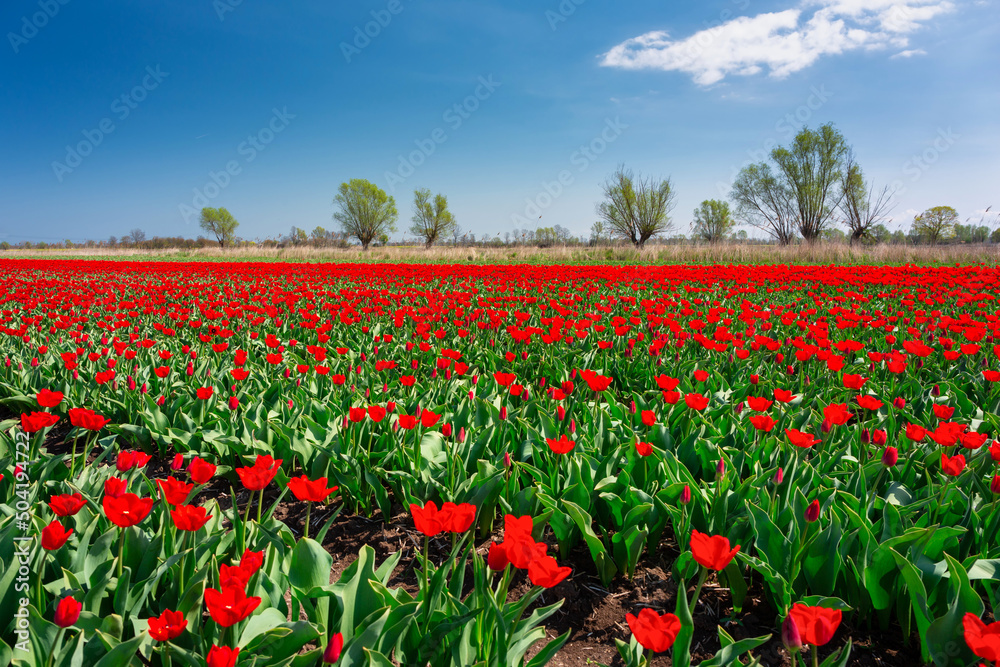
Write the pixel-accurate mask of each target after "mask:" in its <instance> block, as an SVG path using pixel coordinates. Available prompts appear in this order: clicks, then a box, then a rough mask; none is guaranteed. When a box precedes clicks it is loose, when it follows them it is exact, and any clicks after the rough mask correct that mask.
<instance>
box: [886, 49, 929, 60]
mask: <svg viewBox="0 0 1000 667" xmlns="http://www.w3.org/2000/svg"><path fill="white" fill-rule="evenodd" d="M926 55H927V52H926V51H924V50H923V49H907V50H906V51H900V52H899V53H897V54H896V55H894V56H892V59H893V60H895V59H896V58H912V57H913V56H926Z"/></svg>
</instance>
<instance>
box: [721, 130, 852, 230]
mask: <svg viewBox="0 0 1000 667" xmlns="http://www.w3.org/2000/svg"><path fill="white" fill-rule="evenodd" d="M848 150H849V149H848V146H847V142H845V141H844V137H843V135H842V134H841V133H840V132H839V131H837V129H836V128H835V127H834V126H833V124H832V123H827V124H826V125H823V126H821V127H820V128H819V129H817V130H810V129H809V128H808V127H804V128H802V130H800V131H799V133H798V134H797V135H795V138H794V139H793V140H792V143H791V145H790V146H788V147H784V146H778V147H777V148H775V149H774V150H772V151H771V161H770V163H767V162H759V163H757V164H751V165H748V166H746V167H744V168H743V169H741V170H740V173H739V174H738V175H737V177H736V180H735V182H734V183H733V190H732V193H731V194H730V198H731V199H732V200H733V201H734V202H735V203H736V210H737V214H738V215H739V216H740V217H742V218H743V220H744V222H746V223H747V224H749V225H752V226H755V227H759V228H760V229H763V230H764V231H766V232H768V233H769V234H771V235H772V236H774V237H775V238H776V239H777V240H778V243H780V244H782V245H787V244H788V243H791V241H792V239H793V238H794V237H795V232H798V233H799V234H801V235H802V238H804V239H805V240H806V241H807V242H809V243H814V242H816V241H818V240H819V239H820V237H821V235H822V234H823V231H824V230H825V229H827V228H828V227H829V226H830V225H831V224H833V215H834V212H835V211H836V210H837V207H838V205H839V204H840V200H841V197H842V196H843V192H842V190H841V180H842V173H843V167H844V158H845V156H846V155H847V153H848ZM772 165H773V168H772Z"/></svg>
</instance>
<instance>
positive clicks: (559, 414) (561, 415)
mask: <svg viewBox="0 0 1000 667" xmlns="http://www.w3.org/2000/svg"><path fill="white" fill-rule="evenodd" d="M556 418H557V419H558V420H559V421H562V420H564V419H566V408H564V407H563V406H561V405H558V406H556Z"/></svg>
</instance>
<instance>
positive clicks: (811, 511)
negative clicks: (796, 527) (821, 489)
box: [806, 500, 819, 523]
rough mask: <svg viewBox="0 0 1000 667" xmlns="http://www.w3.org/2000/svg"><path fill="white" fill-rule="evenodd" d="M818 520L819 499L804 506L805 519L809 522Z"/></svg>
mask: <svg viewBox="0 0 1000 667" xmlns="http://www.w3.org/2000/svg"><path fill="white" fill-rule="evenodd" d="M818 520H819V501H818V500H814V501H812V503H811V504H810V505H809V507H807V508H806V521H808V522H809V523H814V522H816V521H818Z"/></svg>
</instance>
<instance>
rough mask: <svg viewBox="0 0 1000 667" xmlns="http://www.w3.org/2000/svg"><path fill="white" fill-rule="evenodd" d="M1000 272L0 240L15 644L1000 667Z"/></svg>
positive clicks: (60, 656)
mask: <svg viewBox="0 0 1000 667" xmlns="http://www.w3.org/2000/svg"><path fill="white" fill-rule="evenodd" d="M998 293H1000V270H997V269H995V268H989V267H961V268H959V267H955V268H920V267H913V266H907V267H832V266H831V267H790V266H742V267H735V266H717V267H684V266H667V267H614V266H587V267H556V266H552V267H537V266H532V267H528V266H517V267H515V266H430V265H421V266H418V265H395V266H393V265H375V266H372V265H363V266H362V265H302V264H284V265H282V264H266V265H264V264H235V263H233V264H205V263H198V264H180V263H169V264H167V263H128V262H113V263H112V262H97V261H9V260H8V261H0V301H2V303H0V360H2V365H0V473H2V476H0V499H2V505H0V565H2V567H0V623H2V627H0V664H9V663H13V664H15V665H26V666H31V667H36V666H37V667H49V666H52V667H90V666H97V667H116V666H119V665H155V666H172V665H177V666H192V667H194V666H197V667H204V666H205V665H208V666H209V667H233V666H246V667H250V666H257V667H265V666H275V667H276V666H291V667H307V666H315V665H326V664H330V665H341V666H344V667H348V666H368V665H370V666H372V667H386V666H391V665H403V666H415V667H423V666H425V665H432V666H433V667H437V666H439V665H453V666H463V667H464V666H473V665H475V666H477V667H478V666H482V667H540V666H541V665H545V664H552V665H585V664H601V663H606V664H609V665H623V666H628V667H635V666H638V665H647V664H648V665H674V666H676V667H688V666H689V665H701V666H702V667H721V666H724V665H744V666H746V665H768V666H770V665H798V664H801V665H803V667H808V666H809V665H813V666H814V667H816V666H819V665H823V666H824V667H844V666H847V665H858V666H860V665H865V666H869V665H870V666H875V665H917V664H926V665H936V666H937V667H952V666H954V667H968V666H970V665H979V664H985V665H989V666H990V667H994V663H995V665H998V666H1000V623H995V622H992V621H993V619H994V618H995V617H996V614H997V609H998V604H1000V475H998V472H1000V468H998V464H1000V443H998V442H997V441H995V440H994V439H993V438H994V437H1000V308H998V306H997V303H996V302H997V295H998Z"/></svg>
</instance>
